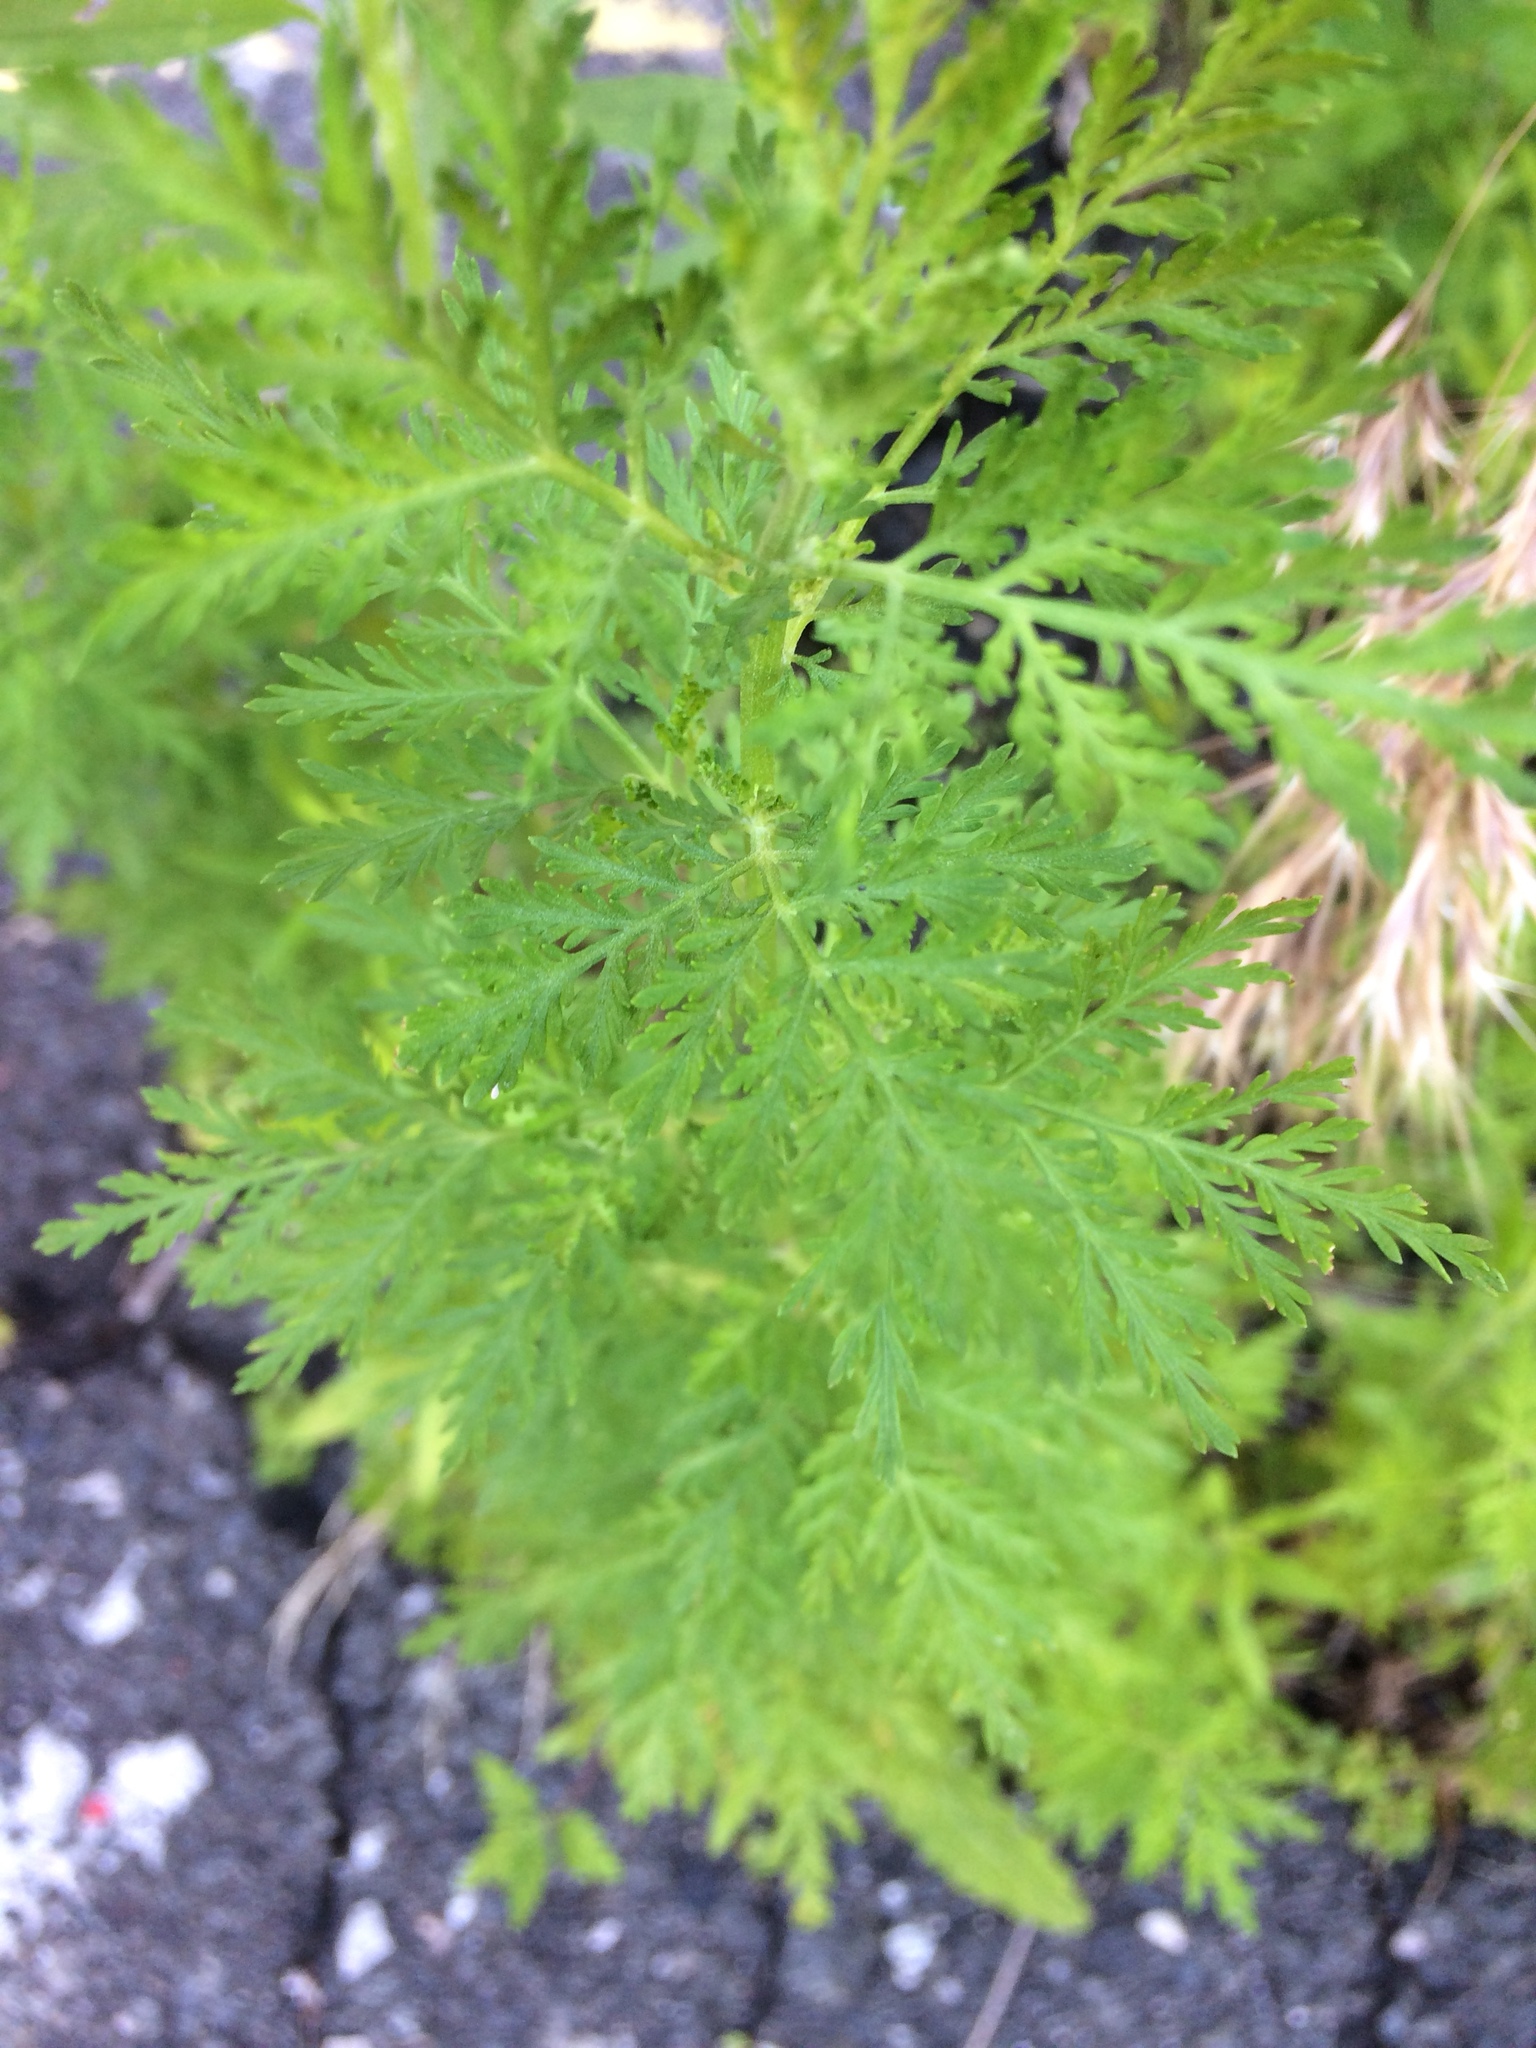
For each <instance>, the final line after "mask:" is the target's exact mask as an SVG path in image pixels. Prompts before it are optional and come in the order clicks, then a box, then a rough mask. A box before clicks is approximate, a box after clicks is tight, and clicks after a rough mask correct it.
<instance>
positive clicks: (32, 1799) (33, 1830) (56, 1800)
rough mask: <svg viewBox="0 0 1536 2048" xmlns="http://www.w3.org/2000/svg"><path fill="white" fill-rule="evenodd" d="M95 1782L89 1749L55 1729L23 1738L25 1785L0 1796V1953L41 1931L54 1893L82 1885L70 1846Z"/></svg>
mask: <svg viewBox="0 0 1536 2048" xmlns="http://www.w3.org/2000/svg"><path fill="white" fill-rule="evenodd" d="M90 1781H91V1766H90V1762H89V1760H88V1759H87V1757H86V1754H85V1751H84V1750H83V1749H81V1748H80V1747H79V1746H78V1744H76V1743H73V1742H70V1741H68V1740H67V1739H66V1738H65V1737H64V1736H62V1735H55V1734H54V1732H53V1730H52V1729H51V1728H48V1727H46V1726H43V1725H41V1724H39V1725H38V1726H36V1727H34V1728H29V1729H28V1730H27V1732H26V1734H25V1735H24V1736H23V1737H22V1740H21V1783H20V1784H19V1785H18V1786H17V1787H16V1790H15V1791H14V1792H13V1793H12V1794H11V1796H10V1797H9V1799H7V1798H5V1797H4V1795H3V1794H0V1956H7V1955H13V1954H14V1953H15V1951H16V1948H17V1945H18V1943H19V1942H20V1941H21V1940H23V1939H25V1938H27V1937H29V1936H31V1935H34V1934H36V1932H37V1931H38V1928H39V1927H40V1925H41V1923H42V1908H43V1901H44V1899H45V1898H46V1897H47V1896H48V1895H49V1893H50V1892H66V1893H67V1892H74V1891H75V1890H76V1889H77V1888H78V1884H77V1878H76V1872H75V1865H74V1859H73V1858H72V1857H71V1855H70V1854H69V1852H68V1849H67V1848H66V1847H65V1842H66V1838H67V1836H68V1834H69V1832H70V1829H71V1827H72V1826H73V1823H74V1817H75V1812H76V1809H77V1808H78V1807H79V1804H80V1798H81V1794H82V1793H83V1792H84V1791H85V1788H86V1786H87V1785H88V1784H89V1783H90Z"/></svg>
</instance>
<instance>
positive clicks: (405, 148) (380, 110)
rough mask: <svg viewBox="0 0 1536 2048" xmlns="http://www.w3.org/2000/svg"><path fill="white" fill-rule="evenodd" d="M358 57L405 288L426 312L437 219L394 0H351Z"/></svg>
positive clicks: (433, 278) (429, 307)
mask: <svg viewBox="0 0 1536 2048" xmlns="http://www.w3.org/2000/svg"><path fill="white" fill-rule="evenodd" d="M353 7H354V12H355V17H356V21H357V50H358V62H359V64H360V65H361V67H362V73H363V79H364V82H365V84H366V85H367V88H368V98H369V100H370V102H371V103H372V106H373V114H374V120H375V122H376V123H377V132H378V140H379V157H380V160H381V162H382V164H383V169H384V175H385V177H386V178H387V179H388V180H389V186H390V191H391V193H392V195H393V198H394V204H395V213H396V217H397V218H398V220H399V222H400V273H401V279H402V282H403V283H404V285H405V289H406V292H407V293H408V294H409V296H410V297H411V298H413V299H417V300H419V301H420V303H421V305H422V306H423V307H424V308H426V310H427V312H428V315H429V317H430V315H431V313H432V310H433V297H434V293H435V291H436V287H437V248H436V242H437V219H436V215H435V214H434V213H433V211H432V204H431V201H430V199H429V198H428V195H427V186H426V179H425V178H424V176H423V174H422V167H421V159H420V157H419V155H418V153H417V149H416V138H415V134H414V131H413V126H412V121H411V103H410V86H409V81H408V79H407V76H406V59H405V51H404V48H403V44H402V30H401V26H400V21H399V17H398V15H397V13H396V10H395V6H394V0H353Z"/></svg>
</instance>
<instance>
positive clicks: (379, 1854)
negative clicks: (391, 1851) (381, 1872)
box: [347, 1821, 389, 1877]
mask: <svg viewBox="0 0 1536 2048" xmlns="http://www.w3.org/2000/svg"><path fill="white" fill-rule="evenodd" d="M388 1847H389V1825H388V1823H387V1822H385V1821H375V1822H374V1824H373V1826H372V1827H369V1828H359V1829H358V1831H357V1833H356V1834H355V1835H354V1836H353V1837H352V1840H351V1843H350V1845H349V1846H348V1849H347V1868H348V1870H350V1871H351V1872H352V1874H353V1875H354V1877H366V1876H367V1875H368V1873H369V1872H370V1871H372V1870H377V1869H378V1867H379V1865H380V1864H381V1863H382V1862H383V1861H384V1851H385V1850H386V1849H387V1848H388Z"/></svg>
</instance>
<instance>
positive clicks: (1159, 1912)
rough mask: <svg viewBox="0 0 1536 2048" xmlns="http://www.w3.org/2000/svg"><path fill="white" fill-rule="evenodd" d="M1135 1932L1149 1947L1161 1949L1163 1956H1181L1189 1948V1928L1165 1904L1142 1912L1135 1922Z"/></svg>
mask: <svg viewBox="0 0 1536 2048" xmlns="http://www.w3.org/2000/svg"><path fill="white" fill-rule="evenodd" d="M1136 1932H1137V1933H1138V1934H1139V1935H1140V1936H1141V1938H1142V1940H1143V1941H1145V1942H1147V1943H1148V1944H1149V1945H1150V1946H1151V1947H1153V1948H1156V1949H1161V1950H1162V1952H1163V1954H1164V1955H1165V1956H1181V1955H1183V1954H1185V1952H1186V1951H1187V1950H1188V1948H1189V1929H1188V1928H1187V1927H1186V1926H1185V1925H1184V1922H1183V1921H1182V1920H1181V1919H1180V1918H1179V1916H1178V1914H1177V1913H1170V1912H1169V1910H1168V1908H1167V1907H1166V1906H1154V1907H1153V1908H1152V1909H1151V1911H1150V1912H1147V1913H1143V1914H1142V1915H1141V1916H1140V1918H1139V1919H1138V1920H1137V1922H1136Z"/></svg>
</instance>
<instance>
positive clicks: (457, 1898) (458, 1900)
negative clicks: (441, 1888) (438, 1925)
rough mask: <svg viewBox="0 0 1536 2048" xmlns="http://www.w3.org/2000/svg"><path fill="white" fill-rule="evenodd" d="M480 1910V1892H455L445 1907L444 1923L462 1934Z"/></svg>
mask: <svg viewBox="0 0 1536 2048" xmlns="http://www.w3.org/2000/svg"><path fill="white" fill-rule="evenodd" d="M479 1910H480V1894H479V1893H478V1892H455V1893H454V1894H453V1895H452V1897H451V1898H450V1899H449V1901H448V1903H447V1905H446V1906H444V1908H443V1925H444V1926H445V1927H448V1928H451V1929H452V1931H453V1932H454V1933H455V1934H462V1933H463V1932H464V1930H465V1928H466V1927H467V1926H468V1925H469V1923H470V1921H471V1920H473V1919H474V1917H475V1915H476V1914H477V1913H478V1912H479Z"/></svg>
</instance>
